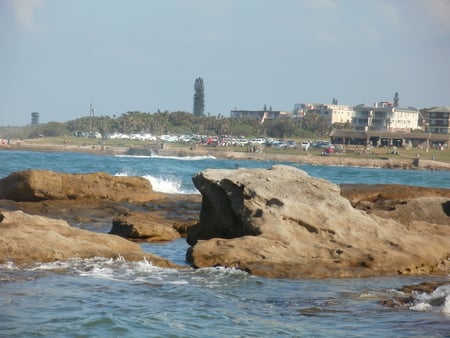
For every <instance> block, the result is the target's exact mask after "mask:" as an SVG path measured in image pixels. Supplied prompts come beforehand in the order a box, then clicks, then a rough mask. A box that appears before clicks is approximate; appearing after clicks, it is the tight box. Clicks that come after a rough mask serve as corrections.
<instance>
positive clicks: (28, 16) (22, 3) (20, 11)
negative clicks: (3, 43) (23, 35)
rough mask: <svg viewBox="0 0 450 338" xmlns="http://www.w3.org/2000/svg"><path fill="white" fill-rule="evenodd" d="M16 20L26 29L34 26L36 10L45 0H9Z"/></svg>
mask: <svg viewBox="0 0 450 338" xmlns="http://www.w3.org/2000/svg"><path fill="white" fill-rule="evenodd" d="M10 1H11V2H12V5H13V8H14V12H15V15H16V20H17V22H18V23H19V24H20V25H21V26H22V27H24V28H26V29H28V30H33V29H35V28H36V20H35V16H36V11H37V10H38V9H39V8H41V7H43V6H44V4H45V0H10Z"/></svg>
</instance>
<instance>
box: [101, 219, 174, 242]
mask: <svg viewBox="0 0 450 338" xmlns="http://www.w3.org/2000/svg"><path fill="white" fill-rule="evenodd" d="M110 234H114V235H119V236H122V237H126V238H128V239H133V240H140V241H146V242H164V241H172V240H174V239H177V238H179V237H180V234H179V233H178V231H176V230H175V229H174V228H173V227H172V224H171V222H170V221H169V220H167V219H164V218H162V217H159V216H158V215H150V214H148V213H132V214H129V215H122V216H117V217H114V219H113V226H112V228H111V231H110Z"/></svg>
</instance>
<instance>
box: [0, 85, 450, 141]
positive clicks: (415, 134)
mask: <svg viewBox="0 0 450 338" xmlns="http://www.w3.org/2000/svg"><path fill="white" fill-rule="evenodd" d="M194 88H195V95H194V105H193V107H194V109H193V112H192V113H190V112H167V111H164V112H161V111H158V112H156V113H145V112H140V111H130V112H126V113H124V114H122V115H121V116H119V117H117V118H116V117H115V116H114V118H111V117H109V116H96V114H95V108H94V106H93V104H91V105H90V108H89V116H85V117H81V118H78V119H76V120H73V121H68V122H65V123H57V122H50V123H47V124H40V123H39V118H40V114H39V113H38V112H33V113H31V124H30V126H29V128H24V131H23V132H22V133H21V134H20V135H19V134H18V133H17V132H16V133H15V134H12V132H11V130H6V129H5V128H4V127H1V128H0V138H1V139H2V143H5V142H6V141H7V140H8V139H11V138H16V139H23V138H38V137H47V136H63V135H68V134H72V135H75V136H78V137H88V138H101V139H130V140H140V141H162V142H183V143H187V142H193V143H206V144H207V145H240V146H242V145H245V144H248V145H261V144H266V145H272V143H273V145H274V146H275V145H276V146H283V147H292V146H293V145H294V143H295V142H294V143H293V141H292V140H287V139H288V138H290V139H292V138H296V139H299V138H301V139H308V140H310V139H314V138H315V139H318V138H325V137H327V138H328V140H327V142H326V143H327V144H328V143H329V144H340V145H350V144H353V145H364V146H370V147H372V146H373V147H422V148H427V149H428V148H429V147H432V148H436V149H441V150H444V149H448V148H449V143H450V106H442V107H432V108H428V109H421V110H419V109H417V108H414V107H410V106H408V107H402V106H401V105H400V104H399V101H400V99H399V94H398V93H395V94H394V96H393V100H392V101H381V102H375V103H373V104H371V105H366V104H359V105H356V106H350V105H343V104H339V103H338V100H337V99H336V98H333V99H332V100H331V103H297V104H294V107H293V109H292V110H290V111H282V110H274V109H272V107H270V106H269V107H267V105H264V106H263V107H262V109H260V110H240V109H237V108H235V109H233V110H231V111H230V115H229V117H225V116H223V115H220V114H219V115H218V116H215V115H210V114H205V113H204V108H205V98H204V93H203V91H204V85H203V80H202V79H201V78H197V79H196V81H195V85H194ZM250 140H251V141H250ZM268 140H270V141H268ZM289 142H290V143H289ZM310 143H311V142H310ZM295 146H297V145H296V144H295ZM305 147H307V145H306V144H302V148H305Z"/></svg>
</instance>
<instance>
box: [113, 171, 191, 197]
mask: <svg viewBox="0 0 450 338" xmlns="http://www.w3.org/2000/svg"><path fill="white" fill-rule="evenodd" d="M115 176H129V175H128V174H127V173H118V174H115ZM142 177H144V178H146V179H147V180H149V181H150V183H151V184H152V189H153V191H157V192H163V193H167V194H200V193H199V191H198V190H191V189H184V188H183V182H182V180H181V178H178V177H175V176H173V175H168V176H153V175H143V176H142Z"/></svg>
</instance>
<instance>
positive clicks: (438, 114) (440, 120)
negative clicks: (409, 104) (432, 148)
mask: <svg viewBox="0 0 450 338" xmlns="http://www.w3.org/2000/svg"><path fill="white" fill-rule="evenodd" d="M427 126H428V130H427V131H428V132H430V133H433V134H450V107H437V108H433V109H431V110H429V111H428V123H427Z"/></svg>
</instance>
